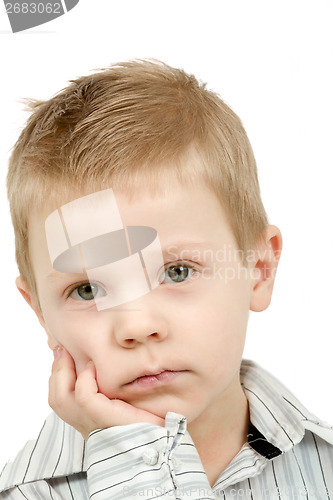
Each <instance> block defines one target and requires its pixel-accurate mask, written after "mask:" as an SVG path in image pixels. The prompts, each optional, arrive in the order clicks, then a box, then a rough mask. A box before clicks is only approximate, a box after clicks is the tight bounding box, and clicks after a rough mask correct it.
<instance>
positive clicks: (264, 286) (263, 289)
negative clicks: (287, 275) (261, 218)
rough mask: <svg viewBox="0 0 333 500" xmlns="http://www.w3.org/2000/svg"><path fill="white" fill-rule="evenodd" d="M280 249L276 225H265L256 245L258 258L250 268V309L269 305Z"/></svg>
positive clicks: (257, 309) (279, 236)
mask: <svg viewBox="0 0 333 500" xmlns="http://www.w3.org/2000/svg"><path fill="white" fill-rule="evenodd" d="M281 251H282V236H281V232H280V230H279V229H278V228H277V227H276V226H272V225H269V226H266V228H265V230H264V233H263V235H262V238H261V243H260V244H259V247H258V258H257V261H256V263H255V265H254V267H253V268H252V271H253V289H252V294H251V302H250V309H251V311H255V312H260V311H264V310H265V309H266V308H267V307H268V306H269V304H270V302H271V298H272V292H273V286H274V281H275V276H276V271H277V266H278V263H279V259H280V255H281Z"/></svg>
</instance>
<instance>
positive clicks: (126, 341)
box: [124, 339, 135, 347]
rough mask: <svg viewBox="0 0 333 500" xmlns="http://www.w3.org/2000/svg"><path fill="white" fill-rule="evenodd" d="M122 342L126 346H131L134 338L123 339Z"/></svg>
mask: <svg viewBox="0 0 333 500" xmlns="http://www.w3.org/2000/svg"><path fill="white" fill-rule="evenodd" d="M124 342H125V344H126V346H128V347H131V346H132V345H133V344H134V343H135V340H134V339H125V341H124Z"/></svg>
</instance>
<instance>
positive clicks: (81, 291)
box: [70, 283, 105, 300]
mask: <svg viewBox="0 0 333 500" xmlns="http://www.w3.org/2000/svg"><path fill="white" fill-rule="evenodd" d="M103 292H104V290H103V288H101V287H100V286H98V285H97V284H96V283H83V284H82V285H80V286H77V287H76V288H74V290H73V291H72V293H71V294H70V296H71V297H73V299H77V300H94V299H95V298H96V297H97V296H100V295H105V292H104V293H103Z"/></svg>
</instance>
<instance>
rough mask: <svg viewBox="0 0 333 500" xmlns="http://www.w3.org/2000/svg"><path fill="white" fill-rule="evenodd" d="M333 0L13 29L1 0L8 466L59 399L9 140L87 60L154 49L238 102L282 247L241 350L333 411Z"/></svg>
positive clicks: (109, 15)
mask: <svg viewBox="0 0 333 500" xmlns="http://www.w3.org/2000/svg"><path fill="white" fill-rule="evenodd" d="M332 21H333V9H332V3H331V1H323V0H316V2H313V1H311V2H308V1H304V0H302V1H295V0H293V1H290V0H288V1H279V2H277V1H276V2H273V1H270V0H263V1H259V0H251V1H248V0H244V1H240V0H228V1H226V0H216V1H213V0H205V1H194V0H181V1H179V0H177V1H174V0H171V1H170V0H169V1H168V2H162V1H159V0H154V1H137V0H135V1H128V0H122V1H121V2H120V1H118V2H112V1H110V0H98V2H97V1H93V0H90V1H89V0H81V1H80V3H79V4H78V6H76V7H75V8H74V9H73V10H72V11H71V12H69V13H68V14H67V15H65V16H63V17H60V18H59V19H57V20H55V21H52V22H50V23H48V24H45V25H43V26H40V27H38V28H35V29H32V30H29V31H27V32H22V33H17V34H12V33H11V32H10V26H9V22H8V19H7V17H6V13H5V11H4V6H3V3H2V2H1V5H0V31H1V33H0V61H1V80H0V90H1V93H0V95H1V114H0V127H1V143H0V158H1V170H0V195H1V198H0V201H1V207H0V208H1V215H0V217H1V246H0V251H1V263H2V264H1V266H2V297H1V301H0V306H1V332H0V360H1V362H0V391H1V393H0V397H1V411H0V429H1V442H0V469H1V465H2V464H4V463H5V461H6V460H7V459H8V458H10V457H13V456H15V455H16V452H17V451H18V450H19V449H20V447H21V446H23V444H24V443H25V442H26V440H27V439H32V438H34V437H36V435H37V433H38V431H39V428H40V427H41V425H42V423H43V421H44V418H45V417H46V416H47V415H48V413H49V411H50V409H49V408H48V405H47V383H48V376H49V372H50V367H51V358H52V354H51V353H50V352H49V350H48V348H47V345H46V336H45V335H44V332H43V330H42V328H41V327H40V325H39V323H38V321H37V319H36V318H35V317H34V315H33V313H32V311H30V309H29V308H28V306H27V305H26V304H25V302H24V301H23V299H22V298H21V296H20V295H19V293H18V292H17V290H16V288H15V284H14V279H15V277H16V275H17V268H16V264H15V260H14V242H13V232H12V229H11V223H10V217H9V210H8V204H7V200H6V193H5V175H6V163H7V159H8V156H9V151H10V148H11V146H12V145H13V143H14V141H15V140H16V138H17V136H18V133H19V131H20V129H21V128H22V127H23V124H24V121H25V119H26V114H25V113H24V111H23V108H24V106H23V105H22V104H21V103H20V99H21V98H24V97H34V98H38V99H44V98H49V97H50V96H52V95H53V94H54V93H55V92H57V91H58V90H60V89H61V88H63V87H64V86H65V85H66V82H67V81H68V80H69V79H71V78H75V77H78V76H80V75H83V74H87V73H88V72H89V71H90V70H93V69H96V68H101V67H105V66H107V65H108V64H109V63H111V62H117V61H121V60H124V59H130V58H146V57H154V58H157V59H160V60H163V61H165V62H167V63H168V64H171V65H174V66H180V67H182V68H184V69H185V70H186V71H188V72H192V73H194V74H195V75H196V76H197V77H199V78H200V79H202V80H204V81H206V82H208V86H209V88H212V89H214V90H216V91H217V92H219V93H220V95H221V96H222V98H224V99H225V100H226V101H227V103H229V104H230V105H231V106H232V108H233V109H234V110H235V111H236V112H237V113H238V114H239V115H240V117H241V118H242V120H243V123H244V125H245V128H246V130H247V132H248V135H249V137H250V140H251V142H252V146H253V148H254V151H255V154H256V158H257V163H258V168H259V179H260V183H261V190H262V196H263V200H264V204H265V206H266V210H267V212H268V214H269V218H270V222H271V223H274V224H276V225H277V226H279V227H280V229H281V231H282V234H283V238H284V250H283V255H282V258H281V262H280V266H279V272H278V276H277V281H276V285H275V290H274V296H273V301H272V304H271V306H270V307H269V308H268V310H267V311H265V312H262V313H252V314H251V317H250V322H249V328H248V340H247V346H246V350H245V357H248V358H252V359H255V360H256V361H258V362H259V363H261V364H262V365H263V366H264V367H266V368H267V369H269V370H270V371H271V372H272V373H273V374H275V375H276V376H277V377H278V378H280V379H281V380H282V381H283V382H284V383H285V384H287V385H288V386H289V388H290V389H291V390H292V391H293V392H294V393H295V394H296V395H297V397H299V399H301V400H302V402H303V403H304V404H305V406H307V407H308V408H309V409H310V410H311V411H313V412H314V413H316V414H317V415H318V416H319V417H321V418H323V419H324V420H326V421H329V422H330V423H333V402H332V369H331V363H332V348H333V328H332V298H333V294H332V283H333V270H332V249H333V238H332V220H331V217H332V207H333V204H332V132H333V125H332V111H333V98H332V89H333V73H332V62H333V30H332Z"/></svg>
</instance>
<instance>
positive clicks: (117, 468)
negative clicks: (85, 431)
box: [85, 413, 215, 500]
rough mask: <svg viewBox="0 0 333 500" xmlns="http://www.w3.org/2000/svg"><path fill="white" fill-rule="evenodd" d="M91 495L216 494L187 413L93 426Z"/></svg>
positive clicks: (96, 498) (103, 499)
mask: <svg viewBox="0 0 333 500" xmlns="http://www.w3.org/2000/svg"><path fill="white" fill-rule="evenodd" d="M85 465H86V470H87V480H88V491H89V499H91V500H109V499H110V498H112V499H113V500H116V499H118V498H119V499H138V498H140V499H146V500H148V499H149V500H152V499H155V498H158V499H161V500H163V499H169V500H176V499H177V500H178V499H188V498H191V499H194V498H195V499H197V500H200V499H214V498H215V496H214V495H213V492H212V491H211V487H210V485H209V482H208V479H207V476H206V473H205V471H204V469H203V466H202V463H201V460H200V458H199V455H198V452H197V450H196V448H195V446H194V444H193V441H192V440H191V438H190V436H189V434H188V432H186V419H185V417H183V416H182V415H178V414H175V413H168V414H167V416H166V420H165V427H160V426H157V425H152V424H132V425H126V426H120V427H111V428H109V429H103V430H97V431H94V432H92V433H91V434H90V435H89V437H88V439H87V444H86V464H85Z"/></svg>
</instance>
